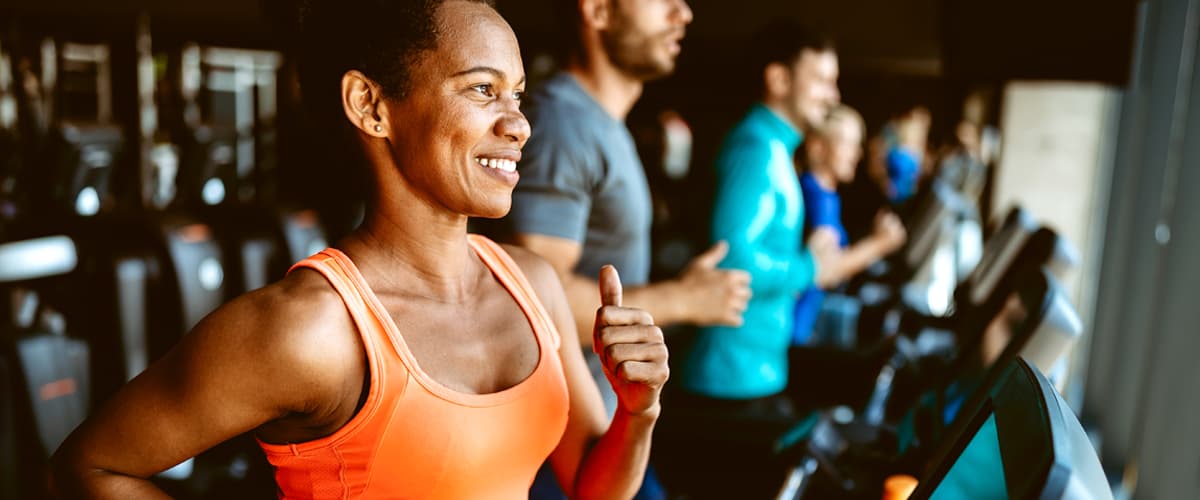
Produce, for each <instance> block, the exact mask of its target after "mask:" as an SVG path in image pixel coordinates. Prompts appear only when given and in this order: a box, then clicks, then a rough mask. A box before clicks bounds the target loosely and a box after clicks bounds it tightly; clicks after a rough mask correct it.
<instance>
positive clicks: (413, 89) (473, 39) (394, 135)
mask: <svg viewBox="0 0 1200 500" xmlns="http://www.w3.org/2000/svg"><path fill="white" fill-rule="evenodd" d="M437 19H438V23H439V25H438V32H439V35H438V36H439V38H438V43H437V47H436V48H435V49H433V50H429V51H426V52H424V53H422V54H421V56H420V57H419V58H418V59H419V60H418V62H417V63H416V64H415V65H414V66H413V67H412V69H411V77H412V80H411V86H410V89H409V93H408V96H407V97H405V98H404V99H403V100H391V99H387V100H385V101H384V103H385V105H386V106H387V109H388V116H389V122H390V127H389V136H390V137H389V138H390V139H391V145H392V155H393V158H395V160H396V163H397V166H398V168H399V170H400V174H401V176H403V177H404V179H405V180H406V181H407V182H408V183H409V184H410V185H411V186H412V187H413V188H415V191H416V192H417V193H419V194H420V195H422V196H423V197H424V198H425V199H426V200H427V201H429V202H431V203H433V204H436V205H440V206H442V207H444V208H446V209H448V210H449V211H451V212H454V213H456V214H461V215H467V216H472V217H492V218H496V217H502V216H504V215H505V214H507V213H508V210H509V207H510V206H511V204H512V190H513V187H514V186H516V184H517V179H518V178H519V174H518V173H517V169H516V165H517V163H518V162H519V161H520V159H521V148H522V147H524V145H525V141H526V140H527V139H529V122H528V121H526V120H525V115H523V114H521V111H520V109H519V105H520V98H521V94H523V93H524V91H525V71H524V69H523V66H522V63H521V53H520V49H519V48H518V46H517V39H516V36H515V35H513V32H512V29H511V28H509V26H508V23H506V22H505V21H504V19H502V18H501V17H500V15H499V14H497V13H496V12H495V11H494V10H492V8H490V7H488V6H486V5H483V4H479V3H470V2H464V1H457V0H451V1H448V2H446V3H445V4H443V5H442V6H441V7H440V8H439V9H438V14H437Z"/></svg>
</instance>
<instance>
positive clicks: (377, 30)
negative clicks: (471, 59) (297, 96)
mask: <svg viewBox="0 0 1200 500" xmlns="http://www.w3.org/2000/svg"><path fill="white" fill-rule="evenodd" d="M469 1H474V2H478V3H484V4H487V5H489V6H493V5H494V3H493V2H492V1H491V0H469ZM445 2H446V0H400V1H397V0H362V1H359V2H354V3H352V4H348V3H346V2H344V1H337V0H302V1H301V2H300V5H299V11H298V15H297V25H298V29H297V31H296V49H297V51H298V55H299V59H300V60H299V70H300V89H301V93H302V95H303V100H304V103H305V107H306V108H307V109H308V110H309V112H310V113H311V114H312V115H313V116H312V118H314V119H315V120H318V121H325V120H329V119H336V118H338V117H340V116H341V114H342V101H341V99H340V93H341V82H342V76H343V75H345V74H346V72H347V71H350V70H359V71H361V72H362V73H363V74H364V75H366V76H367V78H370V79H371V80H374V81H375V82H376V83H378V84H379V85H380V87H381V91H382V93H383V95H384V96H386V97H391V98H398V99H403V98H404V97H405V96H406V95H407V94H408V91H409V86H410V85H411V83H412V82H411V79H412V67H413V65H415V64H416V63H417V61H418V57H420V55H421V54H422V53H423V52H425V51H428V50H432V49H435V48H437V43H438V31H439V28H440V27H439V26H438V25H437V20H436V16H437V10H438V8H439V7H441V5H442V4H443V3H445Z"/></svg>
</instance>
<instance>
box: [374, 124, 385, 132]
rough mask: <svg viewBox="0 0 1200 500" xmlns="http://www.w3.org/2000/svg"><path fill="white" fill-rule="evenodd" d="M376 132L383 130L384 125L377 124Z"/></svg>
mask: <svg viewBox="0 0 1200 500" xmlns="http://www.w3.org/2000/svg"><path fill="white" fill-rule="evenodd" d="M375 132H383V125H380V124H378V123H376V124H375Z"/></svg>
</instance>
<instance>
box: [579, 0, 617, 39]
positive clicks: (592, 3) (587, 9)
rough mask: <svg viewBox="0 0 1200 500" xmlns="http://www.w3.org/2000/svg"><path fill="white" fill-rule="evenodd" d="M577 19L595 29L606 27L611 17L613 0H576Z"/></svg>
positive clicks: (600, 29)
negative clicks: (577, 7) (577, 4)
mask: <svg viewBox="0 0 1200 500" xmlns="http://www.w3.org/2000/svg"><path fill="white" fill-rule="evenodd" d="M578 1H579V19H580V21H582V22H583V25H584V26H586V27H588V28H591V29H593V30H595V31H603V30H606V29H608V27H609V24H610V22H611V21H610V20H611V19H612V2H613V0H578Z"/></svg>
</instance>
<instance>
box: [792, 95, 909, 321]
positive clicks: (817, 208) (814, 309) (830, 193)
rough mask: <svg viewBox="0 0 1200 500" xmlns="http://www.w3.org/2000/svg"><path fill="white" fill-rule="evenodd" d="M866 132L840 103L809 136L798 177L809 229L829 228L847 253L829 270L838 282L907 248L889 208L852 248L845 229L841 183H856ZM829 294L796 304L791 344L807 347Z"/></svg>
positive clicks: (812, 292) (810, 292)
mask: <svg viewBox="0 0 1200 500" xmlns="http://www.w3.org/2000/svg"><path fill="white" fill-rule="evenodd" d="M864 132H865V126H864V124H863V119H862V116H861V115H859V114H858V112H857V111H855V110H854V109H853V108H851V107H849V106H846V105H838V106H837V107H835V108H834V109H833V111H831V112H830V113H829V117H828V118H826V119H825V121H824V122H823V123H821V124H820V125H818V126H817V127H814V128H813V129H812V130H811V131H810V132H809V136H808V139H807V141H805V143H804V148H803V151H802V153H801V154H798V155H797V156H798V157H799V158H801V162H800V163H802V164H803V168H804V173H803V174H801V175H800V191H801V193H802V194H803V197H804V212H805V215H806V216H807V217H806V219H805V224H804V226H805V230H806V232H807V233H810V234H811V233H812V232H813V231H815V230H817V229H818V228H828V229H829V230H832V231H833V232H834V233H836V234H837V237H838V246H839V247H840V248H842V249H844V251H843V252H842V253H841V255H840V257H839V258H838V259H836V260H835V261H834V262H831V263H829V264H828V265H827V266H826V269H825V272H826V274H827V275H828V277H829V281H831V282H833V283H836V284H840V283H841V282H843V281H845V280H846V279H849V278H850V277H852V276H854V275H856V274H858V273H860V272H862V271H863V270H865V269H866V268H867V267H868V266H870V265H872V264H874V263H875V262H876V261H878V260H879V259H882V258H883V257H885V256H887V255H888V254H890V253H892V252H894V251H896V250H897V249H899V248H900V246H901V245H903V244H904V241H905V237H906V233H905V230H904V225H903V224H901V222H900V218H899V217H897V216H896V214H894V213H892V212H891V211H890V210H887V209H884V210H881V211H880V212H879V213H878V214H877V215H876V217H875V226H874V231H873V232H872V233H871V235H870V236H867V237H866V238H863V239H861V240H859V241H858V242H856V243H855V244H854V245H853V246H851V245H850V244H849V243H850V242H849V238H848V237H847V236H846V228H845V226H843V225H842V199H841V197H840V196H839V195H838V192H837V188H838V185H839V184H849V183H850V182H852V181H854V174H855V170H856V169H857V167H858V161H859V159H861V158H862V142H863V136H864ZM824 299H825V291H824V290H822V289H821V287H817V286H812V287H809V288H808V289H807V290H805V291H804V293H803V294H801V295H800V299H799V300H798V301H797V302H796V316H795V325H794V327H793V332H792V343H793V344H795V345H804V344H808V343H809V341H810V338H811V337H812V333H813V330H814V326H815V325H816V324H817V317H818V315H819V313H820V311H821V305H822V302H823V301H824Z"/></svg>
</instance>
